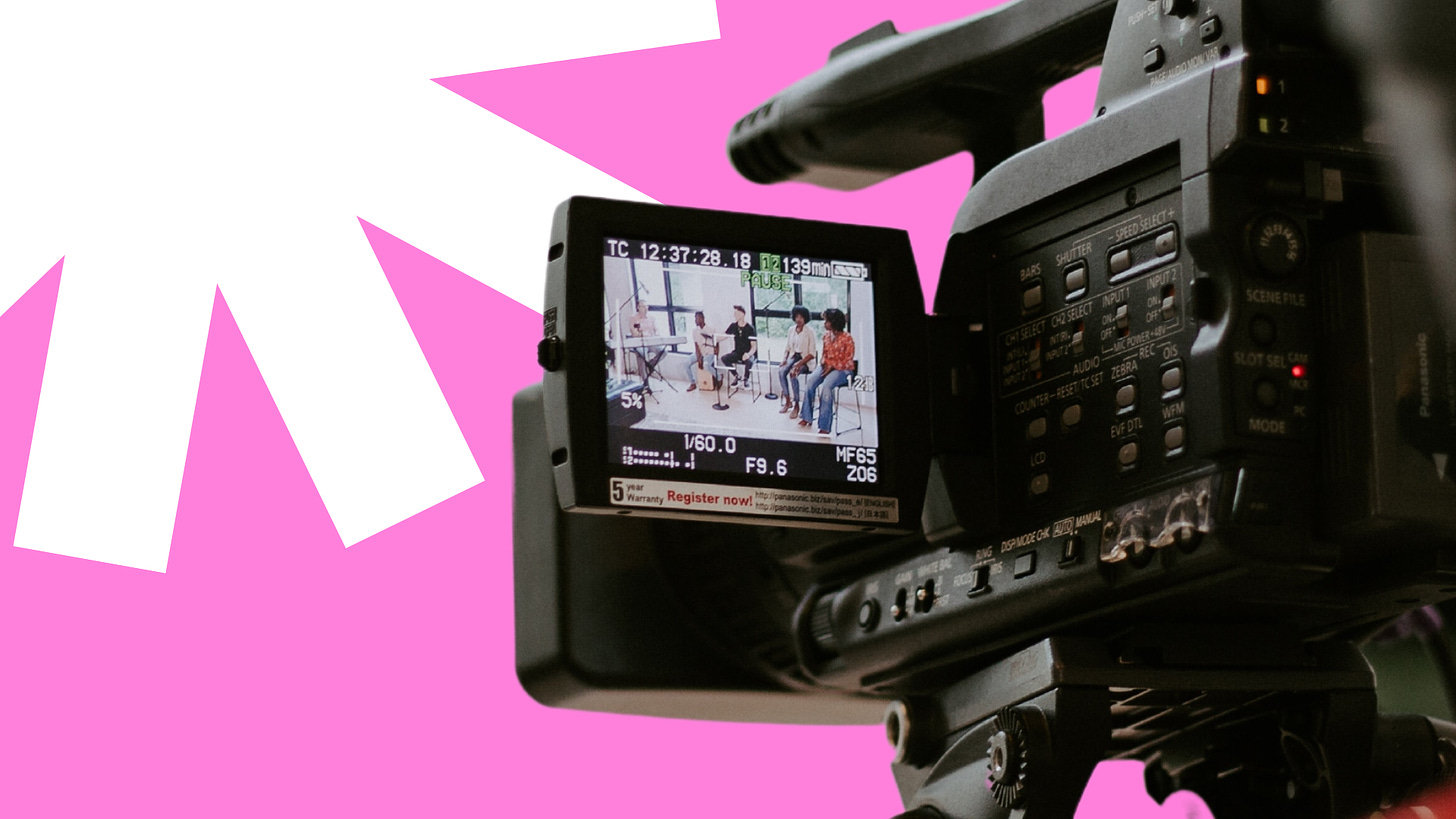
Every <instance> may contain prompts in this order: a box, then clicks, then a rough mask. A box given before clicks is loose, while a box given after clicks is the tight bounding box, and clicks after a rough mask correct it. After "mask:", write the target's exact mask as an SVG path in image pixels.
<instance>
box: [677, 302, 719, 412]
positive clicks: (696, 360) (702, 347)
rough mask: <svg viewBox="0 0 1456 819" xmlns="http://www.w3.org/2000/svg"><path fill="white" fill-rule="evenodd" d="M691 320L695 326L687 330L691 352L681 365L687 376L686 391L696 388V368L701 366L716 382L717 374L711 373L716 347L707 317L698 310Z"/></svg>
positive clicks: (716, 351) (716, 352)
mask: <svg viewBox="0 0 1456 819" xmlns="http://www.w3.org/2000/svg"><path fill="white" fill-rule="evenodd" d="M693 321H695V322H697V325H698V326H697V327H695V328H693V329H692V330H689V331H688V337H689V338H691V339H692V340H693V354H692V355H690V356H688V362H687V365H686V366H685V367H683V372H684V373H686V374H687V377H688V392H692V391H693V390H695V389H697V388H698V373H697V368H699V367H701V368H703V370H705V371H707V373H708V374H709V375H712V376H713V378H714V379H715V381H714V383H715V384H716V383H717V381H716V379H717V375H716V374H715V373H713V362H714V360H715V359H716V358H717V357H718V348H717V346H716V342H714V340H713V334H712V333H711V332H710V331H709V330H708V322H707V319H705V318H704V317H703V311H702V310H699V311H698V312H696V313H694V314H693Z"/></svg>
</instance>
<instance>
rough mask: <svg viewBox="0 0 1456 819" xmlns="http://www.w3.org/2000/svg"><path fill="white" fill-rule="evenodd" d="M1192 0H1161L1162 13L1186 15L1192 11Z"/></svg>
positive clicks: (1175, 15)
mask: <svg viewBox="0 0 1456 819" xmlns="http://www.w3.org/2000/svg"><path fill="white" fill-rule="evenodd" d="M1194 5H1195V3H1194V0H1163V13H1164V14H1168V15H1172V16H1174V17H1187V16H1188V15H1190V14H1192V13H1193V7H1194Z"/></svg>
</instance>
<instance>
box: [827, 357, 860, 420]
mask: <svg viewBox="0 0 1456 819" xmlns="http://www.w3.org/2000/svg"><path fill="white" fill-rule="evenodd" d="M853 365H854V366H853V369H851V370H850V371H849V380H848V381H846V382H844V383H843V384H840V385H839V386H837V387H835V388H834V437H836V438H838V437H839V436H841V435H843V434H844V433H846V432H855V431H856V430H862V429H864V420H863V419H862V417H861V415H860V406H859V390H857V389H855V388H854V379H855V377H857V376H858V375H859V359H855V360H854V362H853ZM840 390H849V391H850V393H852V394H853V395H854V423H855V426H852V427H849V428H847V429H840V422H841V421H843V420H844V414H845V411H847V410H848V409H849V405H848V404H846V403H845V402H844V401H842V400H840V398H839V391H840Z"/></svg>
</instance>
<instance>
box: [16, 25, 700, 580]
mask: <svg viewBox="0 0 1456 819" xmlns="http://www.w3.org/2000/svg"><path fill="white" fill-rule="evenodd" d="M717 36H718V31H717V17H716V10H715V8H714V6H713V3H712V2H711V0H706V1H705V0H691V1H690V2H687V1H685V0H613V2H611V3H582V2H564V1H563V0H551V1H550V2H538V3H535V4H515V3H512V4H504V3H490V2H476V3H466V2H442V1H441V0H435V1H434V2H428V1H427V2H412V3H408V4H405V3H379V2H363V3H360V2H354V3H341V2H316V3H309V2H266V1H265V2H249V3H235V4H205V3H204V4H199V3H181V2H145V1H143V2H138V3H102V2H73V3H66V4H52V3H31V4H16V3H12V4H8V5H7V6H6V8H5V10H4V11H3V12H0V111H3V112H4V114H5V122H6V125H5V136H4V138H3V142H0V144H3V145H4V148H5V150H4V151H0V225H3V227H0V309H3V308H4V307H8V306H9V305H10V304H12V303H13V302H14V301H15V300H16V299H17V298H18V297H19V295H20V294H21V293H23V292H24V291H25V289H26V288H27V287H29V285H30V284H31V283H33V282H34V281H35V280H36V279H37V278H38V277H39V276H40V275H41V274H42V273H44V272H45V271H46V270H47V269H49V268H50V267H51V266H52V265H53V264H55V262H56V261H57V260H58V259H60V258H61V257H62V256H64V257H65V259H66V262H65V269H64V274H63V277H62V284H61V291H60V296H59V299H58V303H57V308H56V318H55V323H54V326H53V329H52V335H51V346H50V350H49V354H48V357H47V362H46V372H45V377H44V382H43V386H42V388H41V397H40V406H39V410H38V414H37V419H36V428H35V434H34V438H33V442H32V446H31V454H30V462H29V464H28V467H27V474H26V484H25V490H24V495H23V498H22V502H21V509H20V519H19V522H18V526H17V532H16V540H15V543H16V545H17V546H21V547H24V548H28V549H36V550H41V551H47V552H54V553H58V554H65V555H72V556H77V557H85V558H89V559H94V560H100V561H105V562H109V563H116V564H120V565H126V566H134V567H138V568H145V569H153V570H159V571H160V570H165V568H166V562H167V552H168V547H169V544H170V540H171V531H172V522H173V519H174V517H175V513H176V503H177V493H178V489H179V488H180V485H181V479H182V467H183V463H184V460H185V457H186V447H187V440H188V435H189V430H190V427H191V417H192V408H193V404H194V402H195V399H196V394H197V384H198V375H199V373H200V369H201V364H202V353H203V348H204V344H205V340H206V335H207V329H208V327H207V325H208V317H209V315H210V311H211V305H212V299H213V295H214V292H215V290H216V288H218V287H220V288H221V290H222V293H223V295H224V297H225V298H226V299H227V301H228V305H229V307H230V308H231V309H232V311H233V314H234V316H235V318H236V319H237V321H238V325H239V327H240V329H241V330H242V332H243V334H244V337H245V338H246V340H247V342H248V346H249V349H250V350H251V352H252V353H253V356H254V359H255V360H256V361H257V364H258V367H259V369H260V371H261V372H262V374H263V377H264V380H265V381H266V382H267V384H268V388H269V391H270V392H271V394H272V396H273V399H274V401H275V402H276V403H277V405H278V408H279V410H280V412H281V413H282V416H283V419H284V421H285V422H286V423H287V425H288V428H289V431H290V433H291V434H292V436H293V440H294V442H295V444H296V445H297V446H298V449H299V452H300V454H301V455H302V457H303V460H304V463H305V465H306V466H307V467H308V470H309V473H310V475H311V476H312V477H313V479H314V483H315V485H316V486H317V488H318V490H319V493H320V495H321V496H322V498H323V501H324V504H325V506H326V507H327V509H328V511H329V514H330V516H331V517H332V519H333V521H334V524H335V526H336V527H337V529H338V531H339V534H340V536H341V537H342V538H343V540H344V542H345V544H352V543H356V542H358V541H359V540H362V539H364V538H366V537H368V536H370V535H372V534H374V533H376V532H379V531H381V530H383V529H384V528H387V527H389V526H391V525H393V524H395V523H397V522H399V521H401V520H404V519H405V518H407V517H409V516H411V515H413V514H415V513H417V512H419V511H421V510H423V509H425V508H428V507H429V506H432V505H433V504H435V503H438V502H439V501H441V500H444V499H445V498H447V497H450V496H451V495H454V494H456V493H458V492H459V491H461V490H463V489H465V488H468V487H469V486H471V485H474V484H475V483H477V482H479V480H480V478H481V476H480V473H479V470H478V468H477V467H476V465H475V463H474V461H473V460H472V458H471V456H470V452H469V450H468V449H467V447H466V445H465V441H464V439H463V437H462V436H461V433H460V431H459V428H458V426H457V425H456V423H455V421H454V419H453V418H452V417H451V415H450V412H449V409H448V407H447V406H446V404H445V401H444V398H443V396H442V395H441V393H440V389H439V387H438V385H437V384H436V383H435V381H434V378H433V376H432V375H431V373H430V371H429V367H428V366H427V365H426V362H425V360H424V356H423V354H422V353H421V352H420V349H419V346H418V344H417V343H416V342H415V340H414V337H413V335H412V334H411V333H410V330H409V327H408V325H407V324H406V322H405V319H404V316H403V314H402V313H401V311H400V308H399V306H398V304H397V302H396V301H395V299H394V296H393V294H392V292H391V291H390V289H389V285H388V283H387V281H386V280H385V278H384V276H383V274H382V272H381V271H380V270H379V268H378V265H377V262H376V261H375V260H374V258H373V256H372V254H371V252H370V250H369V246H368V243H367V241H366V239H365V237H364V235H363V233H362V231H361V229H360V227H359V225H358V222H357V218H364V219H367V220H368V221H370V222H371V223H373V224H376V225H379V226H380V227H382V228H384V229H385V230H388V231H390V232H391V233H393V234H395V235H397V236H399V237H401V238H403V239H405V240H406V241H409V242H411V243H412V244H414V245H416V246H417V247H420V248H421V249H423V250H425V251H427V252H429V253H431V254H432V255H434V256H436V257H437V258H439V259H441V260H443V261H445V262H447V263H449V264H451V265H453V266H455V267H456V268H458V269H460V270H462V271H464V272H466V273H467V274H470V275H472V276H474V277H476V278H477V279H479V280H481V281H483V282H485V283H486V284H489V285H491V286H493V287H495V288H496V289H498V290H500V291H501V292H503V293H505V294H506V295H508V296H511V297H512V298H515V299H516V300H518V301H521V302H522V303H525V304H527V305H528V306H532V307H536V308H538V309H539V301H540V298H541V294H540V292H539V283H540V281H541V278H540V276H541V274H540V270H539V269H540V266H541V262H540V259H539V256H540V254H539V252H538V250H539V248H537V247H536V244H538V243H530V242H524V241H522V240H521V239H520V238H519V237H522V236H535V235H539V236H541V237H542V239H544V237H545V234H546V232H547V230H548V227H549V220H550V213H551V210H552V207H553V206H554V205H555V203H556V202H558V201H560V200H561V199H563V198H565V197H566V196H568V195H571V194H575V193H591V194H596V195H603V196H617V197H626V198H642V197H641V195H640V194H637V193H636V192H634V191H632V190H631V189H630V188H628V187H627V186H625V185H623V184H622V183H619V182H616V181H615V180H612V179H610V178H609V177H606V176H605V175H603V174H601V173H599V172H597V171H595V170H593V169H591V168H589V167H587V166H586V165H584V164H583V163H580V162H578V161H576V160H574V159H572V158H570V157H568V156H566V155H565V154H563V153H561V152H560V151H557V150H556V149H554V148H552V147H550V146H548V145H546V144H544V143H542V142H540V141H539V140H537V139H535V138H534V137H530V136H529V135H526V134H525V133H524V132H521V131H518V130H517V129H515V128H514V127H513V126H510V125H508V124H506V123H504V122H503V121H501V120H500V119H498V118H496V117H494V116H493V115H491V114H489V113H488V112H486V111H484V110H482V109H480V108H478V107H477V106H474V105H473V104H471V103H469V102H467V101H465V100H463V99H460V98H459V97H457V96H455V95H453V94H451V93H450V92H448V91H446V90H445V89H443V88H441V87H439V86H438V85H436V84H435V83H433V82H431V79H430V78H432V77H442V76H450V75H454V74H461V73H467V72H472V71H483V70H488V69H492V68H501V67H506V66H510V65H524V64H529V63H533V62H544V61H550V60H558V59H565V58H569V57H582V56H590V55H594V54H602V53H609V52H616V51H623V50H632V49H637V48H646V47H650V46H659V45H668V44H673V43H682V42H692V41H698V40H704V39H712V38H715V37H717ZM522 271H529V272H526V273H525V274H524V275H522Z"/></svg>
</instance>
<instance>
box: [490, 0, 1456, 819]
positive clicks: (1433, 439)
mask: <svg viewBox="0 0 1456 819" xmlns="http://www.w3.org/2000/svg"><path fill="white" fill-rule="evenodd" d="M1367 5H1368V4H1367ZM1364 7H1365V6H1361V4H1360V3H1357V2H1349V1H1348V0H1346V2H1336V1H1335V0H1330V2H1328V3H1324V2H1314V0H1310V2H1287V1H1286V0H1119V1H1118V2H1113V0H1078V2H1062V1H1060V0H1059V1H1058V2H1050V1H1044V0H1019V2H1013V3H1011V4H1009V5H1007V6H1004V7H1002V8H1000V9H997V10H995V11H992V12H989V13H987V14H983V15H980V16H977V17H973V18H969V19H967V20H962V21H958V22H954V23H950V24H947V25H944V26H940V27H937V28H932V29H927V30H925V31H921V32H915V33H911V34H899V33H897V32H895V30H894V28H893V26H890V25H889V24H888V23H887V24H882V25H881V26H877V27H875V28H873V29H871V30H869V31H867V32H865V33H864V34H862V35H860V36H858V37H855V38H854V39H852V40H850V41H848V42H846V43H844V44H843V45H841V46H839V47H837V48H835V49H834V50H833V51H832V52H831V54H830V60H829V63H828V65H827V66H826V67H825V68H824V69H822V70H821V71H819V72H816V73H815V74H814V75H811V76H810V77H808V78H806V79H804V80H802V81H800V82H799V83H796V84H795V85H793V86H791V87H790V88H788V89H786V90H784V91H783V92H781V93H780V94H778V95H776V96H774V97H773V98H772V99H771V100H769V101H768V102H766V103H764V104H763V105H762V106H760V107H759V108H757V109H755V110H754V111H753V112H751V113H750V114H748V115H747V116H745V117H744V118H743V119H742V120H740V121H739V122H738V123H737V124H736V125H734V127H733V129H732V133H731V135H730V138H729V154H730V157H731V159H732V161H733V163H734V166H735V167H736V168H737V169H738V170H739V172H740V173H742V175H744V176H745V177H747V178H748V179H750V180H753V181H756V182H763V183H769V182H777V181H784V180H791V179H793V180H800V181H808V182H811V183H815V184H820V185H825V186H829V187H837V188H845V189H852V188H859V187H864V186H867V185H870V184H873V183H874V182H877V181H879V180H882V179H884V178H887V177H889V176H892V175H894V174H896V173H899V172H902V171H904V170H908V169H910V168H914V167H918V166H920V165H924V164H926V163H928V162H931V161H934V160H936V159H939V158H941V157H943V156H947V155H950V154H952V153H957V152H960V151H964V150H969V151H970V152H971V153H972V154H973V155H974V157H975V161H976V180H975V184H974V186H973V187H972V188H971V190H970V193H969V194H968V196H967V197H966V199H965V202H964V204H963V205H962V207H961V210H960V212H959V214H958V215H957V217H956V221H955V226H954V229H953V231H952V235H951V237H950V239H949V243H948V245H947V250H946V254H945V261H944V266H943V268H942V272H941V276H940V283H939V286H938V288H937V292H936V294H935V299H934V308H933V311H932V313H931V314H930V315H929V316H927V315H925V314H924V312H923V301H922V298H923V297H922V294H921V292H920V288H919V283H918V281H919V280H918V276H917V275H916V272H915V268H914V264H913V260H912V258H911V256H910V252H909V243H908V240H907V238H906V236H905V234H904V233H903V232H899V231H893V230H887V229H880V228H863V227H854V226H846V225H835V224H827V223H819V222H809V221H801V220H793V219H778V218H770V217H762V216H751V215H746V214H730V213H717V212H709V211H698V210H691V209H686V208H674V207H663V206H652V205H641V204H632V203H618V202H608V201H604V200H594V199H585V198H577V199H572V200H569V201H568V202H566V203H564V204H563V205H562V206H561V208H560V209H559V210H558V211H557V214H556V220H555V223H554V225H553V228H552V236H551V240H550V245H549V253H548V257H549V261H548V285H547V294H546V309H545V313H544V327H543V330H544V332H543V336H544V338H543V340H542V342H541V345H540V347H539V357H540V361H541V364H542V366H543V368H544V370H545V375H544V378H543V383H542V384H541V385H540V386H537V387H531V388H528V389H527V390H524V391H523V392H521V393H520V394H519V395H518V396H517V398H516V403H515V441H516V452H515V470H516V500H515V503H516V507H515V560H516V564H515V565H516V578H515V581H516V611H517V651H518V656H517V668H518V672H519V675H520V677H521V681H522V683H523V685H524V686H525V687H526V689H527V691H528V692H530V693H531V694H532V696H534V697H535V698H537V699H538V700H540V701H542V702H544V703H547V704H550V705H558V706H564V707H572V708H585V709H594V710H609V711H617V712H624V713H641V714H655V715H665V716H685V717H697V718H712V719H749V720H756V721H787V722H838V721H850V722H854V721H861V722H868V721H877V720H879V719H880V718H881V715H882V714H887V716H885V721H886V727H887V731H888V734H889V736H890V739H891V742H892V743H893V744H894V745H895V748H896V758H895V765H894V770H895V775H896V779H897V782H898V783H899V785H900V789H901V793H902V796H903V797H904V799H905V803H906V806H907V809H908V810H909V812H908V813H907V814H905V815H906V816H924V817H959V816H1003V815H1011V813H1012V812H1014V811H1021V812H1024V813H1018V814H1017V815H1026V816H1070V815H1071V810H1072V808H1073V807H1075V804H1076V799H1077V798H1078V796H1079V795H1080V792H1081V784H1082V783H1083V782H1085V779H1086V775H1087V774H1088V773H1090V770H1091V766H1092V765H1094V764H1095V763H1096V762H1097V761H1098V760H1100V759H1103V758H1107V757H1113V756H1122V757H1126V758H1137V759H1143V760H1146V761H1147V762H1148V763H1149V765H1148V769H1147V770H1148V772H1149V773H1148V782H1149V789H1150V791H1151V792H1153V793H1154V795H1155V796H1158V795H1166V793H1169V792H1171V791H1172V790H1173V789H1176V788H1180V787H1182V788H1192V789H1194V790H1196V791H1197V792H1199V793H1200V795H1203V796H1204V798H1205V800H1206V801H1208V802H1209V804H1210V806H1212V807H1213V808H1214V809H1215V811H1216V812H1220V811H1224V812H1230V813H1229V815H1240V814H1239V813H1233V812H1249V811H1254V812H1259V811H1264V810H1267V809H1269V806H1270V805H1271V804H1275V803H1277V804H1280V805H1286V806H1287V807H1286V808H1281V810H1289V811H1290V813H1289V814H1288V815H1299V816H1305V815H1308V816H1326V815H1328V816H1340V815H1346V814H1349V813H1353V812H1354V811H1358V810H1370V809H1373V808H1374V807H1375V806H1377V805H1379V804H1381V803H1382V801H1385V802H1388V801H1389V800H1390V799H1392V798H1394V795H1397V794H1399V793H1400V792H1403V791H1405V790H1407V789H1409V788H1410V787H1413V786H1414V785H1415V784H1417V783H1420V782H1425V781H1429V780H1430V779H1431V778H1432V777H1434V776H1436V775H1437V774H1439V773H1441V771H1443V770H1448V771H1449V770H1452V769H1453V768H1450V767H1449V766H1451V765H1452V763H1453V762H1456V744H1453V743H1452V742H1451V740H1450V739H1446V738H1443V737H1444V736H1445V734H1444V733H1443V732H1445V731H1446V730H1447V729H1446V728H1444V727H1443V726H1442V725H1441V724H1438V723H1437V722H1436V721H1433V720H1426V719H1424V718H1415V719H1414V721H1412V720H1401V719H1395V718H1384V717H1379V716H1378V715H1377V714H1376V713H1375V709H1374V695H1373V679H1372V678H1371V675H1370V672H1369V670H1368V667H1367V666H1366V665H1365V663H1364V661H1363V660H1361V659H1360V658H1359V655H1358V653H1355V652H1354V649H1353V648H1351V647H1350V645H1349V643H1348V642H1347V641H1349V640H1351V639H1358V638H1359V637H1361V636H1363V635H1366V634H1368V633H1369V632H1370V631H1372V630H1373V629H1376V628H1379V627H1380V626H1382V625H1383V624H1384V623H1386V622H1388V621H1389V620H1390V619H1391V618H1393V617H1396V616H1398V615H1400V614H1402V613H1404V612H1407V611H1409V610H1411V609H1414V608H1419V607H1421V606H1425V605H1429V604H1433V603H1436V602H1439V601H1442V600H1445V599H1448V598H1451V597H1453V596H1456V484H1453V481H1452V477H1451V475H1450V474H1449V472H1448V457H1449V455H1450V453H1451V451H1452V448H1453V445H1456V346H1453V342H1456V335H1453V328H1456V321H1453V320H1452V317H1453V316H1456V309H1453V308H1452V306H1451V305H1452V300H1453V299H1452V294H1451V291H1452V288H1451V281H1450V277H1449V275H1445V273H1442V275H1443V276H1444V278H1440V279H1438V278H1437V277H1436V275H1435V273H1434V271H1446V272H1449V269H1450V261H1449V260H1450V259H1452V258H1456V251H1453V248H1456V230H1450V229H1449V228H1456V173H1453V174H1448V175H1446V176H1445V177H1444V178H1441V179H1435V180H1432V179H1430V178H1427V176H1426V175H1423V174H1421V173H1419V172H1418V171H1412V170H1411V169H1412V168H1418V167H1420V166H1421V165H1422V164H1426V165H1428V166H1430V167H1433V168H1436V169H1448V170H1449V169H1450V168H1451V167H1452V165H1451V162H1452V157H1456V144H1453V142H1452V134H1456V114H1453V111H1456V91H1453V89H1456V68H1453V63H1456V57H1453V56H1452V54H1453V53H1456V52H1452V50H1451V49H1449V47H1448V48H1444V49H1443V48H1442V47H1441V46H1440V44H1439V43H1435V44H1433V43H1434V38H1433V37H1432V36H1431V35H1430V34H1429V33H1428V32H1429V30H1436V29H1440V27H1439V26H1431V27H1430V28H1421V27H1420V26H1418V25H1414V24H1413V23H1412V20H1415V21H1420V20H1427V21H1430V20H1434V19H1437V18H1439V19H1446V18H1450V17H1452V16H1453V14H1452V12H1451V11H1450V10H1449V9H1445V8H1439V7H1438V6H1436V5H1435V4H1434V3H1420V2H1402V3H1397V4H1395V5H1394V6H1390V7H1384V6H1382V9H1383V11H1382V16H1381V17H1380V18H1379V19H1375V18H1361V17H1360V9H1361V8H1364ZM1446 30H1450V29H1446ZM1098 63H1100V64H1101V65H1102V76H1101V81H1100V85H1099V88H1098V94H1097V101H1096V115H1095V116H1094V117H1093V119H1092V120H1091V121H1090V122H1088V123H1087V124H1085V125H1083V126H1082V127H1080V128H1078V129H1075V130H1073V131H1071V132H1069V133H1067V134H1065V135H1063V136H1061V137H1059V138H1057V139H1055V140H1052V141H1049V142H1042V123H1041V97H1042V94H1043V93H1045V91H1046V90H1047V89H1048V88H1050V87H1051V86H1053V85H1054V84H1056V83H1058V82H1060V81H1062V80H1064V79H1066V78H1068V77H1071V76H1073V75H1074V74H1076V73H1077V72H1079V71H1081V70H1083V69H1085V68H1087V67H1089V66H1091V65H1095V64H1098ZM1362 81H1363V82H1364V83H1365V88H1366V90H1367V94H1366V96H1365V100H1366V104H1365V105H1362V104H1361V102H1360V100H1361V96H1360V89H1361V83H1362ZM1381 94H1389V95H1390V98H1389V99H1384V100H1383V99H1382V98H1381V96H1380V95H1381ZM1392 157H1394V159H1395V160H1397V161H1399V162H1400V163H1403V164H1402V165H1401V167H1403V168H1404V169H1405V171H1406V175H1405V177H1404V181H1402V182H1395V181H1392V176H1391V175H1390V174H1389V173H1388V171H1387V168H1386V166H1385V163H1386V162H1387V161H1389V160H1390V159H1391V158H1392ZM1443 163H1445V164H1443ZM1398 203H1404V204H1405V205H1406V206H1407V207H1408V208H1409V210H1408V211H1403V210H1402V209H1401V207H1400V204H1398ZM1406 212H1410V213H1413V214H1414V218H1415V220H1416V222H1417V224H1418V225H1419V226H1420V229H1419V231H1417V230H1414V229H1413V228H1412V227H1410V226H1409V224H1408V221H1407V219H1406V217H1405V216H1404V215H1403V214H1404V213H1406ZM1421 237H1423V238H1421ZM1443 254H1444V255H1443ZM578 513H589V514H578ZM886 700H893V702H892V704H891V705H890V707H889V709H888V711H886V706H885V702H886ZM1443 743H1444V744H1443ZM1393 748H1398V749H1402V750H1401V752H1400V754H1401V755H1398V761H1395V762H1390V761H1389V760H1390V759H1391V758H1392V754H1394V753H1395V752H1394V751H1391V750H1390V749H1393ZM1413 749H1414V750H1413ZM1230 759H1237V760H1238V764H1233V763H1231V762H1230ZM1251 760H1257V763H1255V762H1253V761H1251ZM1379 760H1387V762H1385V763H1381V762H1379ZM1382 766H1383V767H1382ZM1443 766H1447V767H1445V768H1443Z"/></svg>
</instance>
